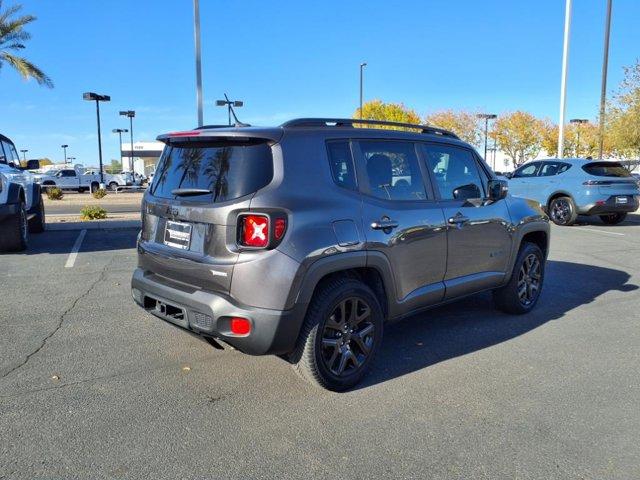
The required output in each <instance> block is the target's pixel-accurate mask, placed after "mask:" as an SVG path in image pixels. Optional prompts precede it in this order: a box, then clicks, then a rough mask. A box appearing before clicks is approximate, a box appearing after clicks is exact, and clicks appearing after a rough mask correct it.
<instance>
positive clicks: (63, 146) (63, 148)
mask: <svg viewBox="0 0 640 480" xmlns="http://www.w3.org/2000/svg"><path fill="white" fill-rule="evenodd" d="M68 146H69V145H60V147H61V148H62V151H63V152H64V164H65V165H66V164H67V147H68Z"/></svg>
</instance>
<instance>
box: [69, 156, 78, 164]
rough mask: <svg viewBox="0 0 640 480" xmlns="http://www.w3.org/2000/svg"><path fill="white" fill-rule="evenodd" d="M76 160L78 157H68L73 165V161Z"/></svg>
mask: <svg viewBox="0 0 640 480" xmlns="http://www.w3.org/2000/svg"><path fill="white" fill-rule="evenodd" d="M75 159H76V157H68V160H69V163H73V161H74V160H75Z"/></svg>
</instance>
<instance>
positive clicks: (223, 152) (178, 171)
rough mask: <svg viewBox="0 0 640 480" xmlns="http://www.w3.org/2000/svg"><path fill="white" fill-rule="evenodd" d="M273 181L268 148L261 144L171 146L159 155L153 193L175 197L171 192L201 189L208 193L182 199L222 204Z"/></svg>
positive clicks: (269, 148) (158, 195) (226, 143)
mask: <svg viewBox="0 0 640 480" xmlns="http://www.w3.org/2000/svg"><path fill="white" fill-rule="evenodd" d="M272 178H273V157H272V156H271V147H270V146H269V145H268V144H266V143H264V142H251V143H250V142H242V143H229V142H224V143H197V144H194V143H190V144H182V145H181V144H177V145H175V144H173V145H167V146H166V147H165V149H164V151H163V152H162V156H161V157H160V160H159V162H158V166H157V168H156V175H155V178H154V182H153V186H152V189H153V190H152V193H153V195H155V196H156V197H161V198H177V197H176V195H174V194H173V193H171V192H172V191H173V190H176V189H203V190H208V192H207V193H203V194H200V195H190V196H186V197H182V198H184V199H185V200H189V201H195V202H205V203H215V202H224V201H227V200H233V199H235V198H239V197H242V196H244V195H248V194H250V193H254V192H256V191H257V190H259V189H260V188H262V187H264V186H265V185H267V184H268V183H269V182H271V179H272Z"/></svg>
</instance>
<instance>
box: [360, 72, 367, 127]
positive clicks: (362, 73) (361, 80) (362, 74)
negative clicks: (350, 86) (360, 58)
mask: <svg viewBox="0 0 640 480" xmlns="http://www.w3.org/2000/svg"><path fill="white" fill-rule="evenodd" d="M366 66H367V62H362V63H361V64H360V120H362V83H363V76H364V67H366Z"/></svg>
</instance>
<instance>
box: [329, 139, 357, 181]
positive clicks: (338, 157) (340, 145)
mask: <svg viewBox="0 0 640 480" xmlns="http://www.w3.org/2000/svg"><path fill="white" fill-rule="evenodd" d="M327 150H328V153H329V164H330V165H331V175H332V176H333V181H334V182H336V184H337V185H338V186H339V187H343V188H348V189H349V190H355V189H356V176H355V172H354V168H353V158H352V156H351V148H350V147H349V142H348V141H336V142H328V143H327Z"/></svg>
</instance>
